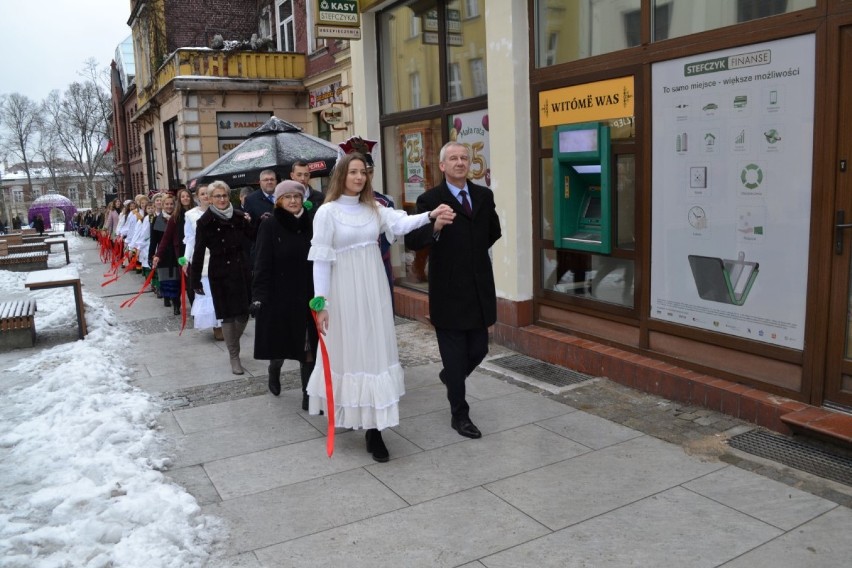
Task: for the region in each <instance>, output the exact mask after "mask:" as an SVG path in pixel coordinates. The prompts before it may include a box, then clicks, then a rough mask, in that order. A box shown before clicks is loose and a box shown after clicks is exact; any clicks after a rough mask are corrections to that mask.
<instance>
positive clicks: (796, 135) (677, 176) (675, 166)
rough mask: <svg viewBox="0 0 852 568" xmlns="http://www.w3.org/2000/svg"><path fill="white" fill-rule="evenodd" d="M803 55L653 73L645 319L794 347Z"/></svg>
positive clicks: (702, 62) (801, 279) (723, 58)
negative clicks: (648, 288) (648, 277)
mask: <svg viewBox="0 0 852 568" xmlns="http://www.w3.org/2000/svg"><path fill="white" fill-rule="evenodd" d="M814 45H815V42H814V36H813V35H805V36H797V37H793V38H788V39H783V40H778V41H772V42H767V43H762V44H756V45H749V46H744V47H739V48H735V49H728V50H724V51H717V52H713V53H707V54H702V55H697V56H693V57H688V58H683V59H677V60H673V61H666V62H663V63H658V64H655V65H654V66H653V69H652V73H653V79H652V89H653V91H652V106H653V116H654V121H653V186H652V198H651V199H652V215H653V217H652V220H653V222H652V231H651V236H652V243H651V314H650V315H651V317H652V318H655V319H659V320H666V321H671V322H675V323H678V324H682V325H686V326H691V327H696V328H701V329H707V330H711V331H715V332H718V333H724V334H728V335H733V336H737V337H743V338H747V339H751V340H755V341H761V342H764V343H770V344H773V345H779V346H783V347H789V348H793V349H802V347H803V344H804V323H805V302H806V292H807V276H808V274H807V267H808V233H809V229H810V212H811V177H812V176H811V174H812V167H813V164H812V155H813V121H814V67H815V59H814V58H815V49H814Z"/></svg>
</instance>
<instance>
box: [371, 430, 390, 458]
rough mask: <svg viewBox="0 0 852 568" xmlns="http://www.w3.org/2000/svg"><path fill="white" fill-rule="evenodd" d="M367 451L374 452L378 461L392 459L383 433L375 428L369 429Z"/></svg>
mask: <svg viewBox="0 0 852 568" xmlns="http://www.w3.org/2000/svg"><path fill="white" fill-rule="evenodd" d="M366 437H367V451H368V452H370V453H371V454H373V459H374V460H376V461H377V462H382V463H384V462H386V461H388V460H389V459H390V454H389V453H388V448H387V446H385V441H384V440H382V433H381V432H379V431H378V430H377V429H375V428H370V429H369V430H367V436H366Z"/></svg>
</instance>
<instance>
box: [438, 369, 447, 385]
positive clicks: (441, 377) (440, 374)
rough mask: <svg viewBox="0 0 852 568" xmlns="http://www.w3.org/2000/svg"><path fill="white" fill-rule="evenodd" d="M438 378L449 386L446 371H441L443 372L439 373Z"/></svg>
mask: <svg viewBox="0 0 852 568" xmlns="http://www.w3.org/2000/svg"><path fill="white" fill-rule="evenodd" d="M438 378H439V379H441V382H442V383H444V384H447V379H445V378H444V370H443V369H441V372H440V373H438Z"/></svg>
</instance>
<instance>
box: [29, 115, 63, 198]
mask: <svg viewBox="0 0 852 568" xmlns="http://www.w3.org/2000/svg"><path fill="white" fill-rule="evenodd" d="M37 130H38V142H37V143H36V145H35V156H36V157H37V158H38V159H39V160H40V161H41V162H42V164H44V167H45V168H46V169H47V171H48V173H49V174H50V188H51V189H53V190H54V191H57V190H58V184H57V182H56V178H57V176H58V174H60V173H63V172H62V171H61V170H66V169H67V164H68V161H67V160H65V159H63V158H62V144H61V143H60V142H59V135H58V134H57V133H56V132H55V131H54V130H53V128H52V127H51V124H50V121H46V120H43V121H40V123H39V126H38V128H37Z"/></svg>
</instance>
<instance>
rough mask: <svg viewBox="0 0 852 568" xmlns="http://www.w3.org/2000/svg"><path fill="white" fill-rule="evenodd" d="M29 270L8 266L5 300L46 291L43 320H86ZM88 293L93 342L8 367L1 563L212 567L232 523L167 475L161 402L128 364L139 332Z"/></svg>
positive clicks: (0, 476)
mask: <svg viewBox="0 0 852 568" xmlns="http://www.w3.org/2000/svg"><path fill="white" fill-rule="evenodd" d="M69 240H70V244H71V245H72V248H76V246H75V245H77V244H78V243H77V239H76V238H73V237H72V238H71V239H69ZM62 256H63V262H64V255H62ZM78 268H79V269H81V271H82V267H80V266H78ZM25 278H26V273H16V272H8V271H5V270H0V298H2V297H11V296H24V295H26V296H29V297H31V298H36V300H37V304H38V313H37V315H36V318H37V326H38V329H39V330H49V329H50V328H57V327H62V328H69V327H70V328H74V327H76V321H77V320H76V314H75V310H74V303H73V302H69V301H68V299H67V297H68V289H67V288H60V289H54V290H40V291H37V292H28V291H27V290H26V289H25V288H24V280H25ZM84 290H85V289H84ZM84 299H85V304H86V320H87V323H88V331H89V335H88V336H87V338H86V339H85V340H82V341H69V342H68V343H63V344H59V345H56V346H53V347H50V348H47V349H44V350H41V351H36V352H32V351H27V352H22V354H23V353H26V356H23V357H22V358H19V359H16V360H15V361H14V364H13V365H12V366H9V365H6V366H5V368H3V369H0V394H2V396H0V565H2V566H10V567H18V566H20V567H24V566H26V567H71V566H74V567H76V566H86V567H125V566H127V567H137V566H138V567H143V566H144V567H146V568H147V567H161V566H162V567H172V566H173V567H181V568H184V567H188V566H201V565H203V564H204V563H205V562H206V561H207V560H208V559H209V558H210V556H211V555H212V553H213V550H214V548H215V547H216V545H217V544H218V543H220V542H221V541H222V540H223V539H224V538H225V528H224V526H223V525H222V524H221V522H220V521H218V520H217V519H216V518H214V517H211V516H208V515H203V514H202V513H201V509H200V507H199V505H198V503H197V502H196V500H195V498H194V497H192V496H191V495H189V494H188V493H187V492H186V491H185V490H184V489H183V488H182V487H180V486H178V485H176V484H174V483H172V482H171V481H169V480H168V479H167V478H166V477H165V476H164V475H163V474H162V473H161V470H162V469H163V468H164V467H165V466H167V465H168V456H167V455H166V454H165V452H166V449H165V447H166V445H165V444H163V438H162V436H161V434H159V433H158V432H157V431H156V430H155V421H156V418H157V415H158V414H159V413H160V411H161V408H160V406H159V405H158V404H157V402H156V401H155V400H154V399H153V398H152V397H150V396H149V395H148V394H146V393H144V392H142V391H140V390H138V389H136V388H134V387H133V386H131V385H130V383H129V377H128V373H129V369H128V368H127V367H125V366H124V365H123V364H122V360H124V359H125V354H126V353H128V352H129V351H130V349H131V346H132V343H131V337H130V335H129V334H128V333H127V332H125V331H122V330H121V329H120V328H119V327H117V325H116V320H115V316H114V314H113V313H112V312H111V311H110V310H109V309H108V308H107V307H105V306H104V304H103V302H102V301H101V300H100V298H97V297H94V296H91V295H89V294H86V293H85V291H84ZM7 360H8V358H7ZM4 375H6V378H4ZM22 376H23V379H22ZM9 377H14V378H9Z"/></svg>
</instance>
